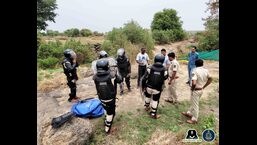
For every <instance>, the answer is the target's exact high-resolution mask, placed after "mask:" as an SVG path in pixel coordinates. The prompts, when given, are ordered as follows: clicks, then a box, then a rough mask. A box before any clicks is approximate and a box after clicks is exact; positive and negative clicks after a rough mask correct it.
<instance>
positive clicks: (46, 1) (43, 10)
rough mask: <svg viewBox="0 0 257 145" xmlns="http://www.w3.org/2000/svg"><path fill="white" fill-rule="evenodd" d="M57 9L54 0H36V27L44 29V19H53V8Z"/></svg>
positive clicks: (45, 24)
mask: <svg viewBox="0 0 257 145" xmlns="http://www.w3.org/2000/svg"><path fill="white" fill-rule="evenodd" d="M55 9H57V4H56V0H37V29H38V30H45V29H46V27H47V26H48V24H47V23H46V21H52V22H55V21H54V18H55V16H56V15H57V14H56V13H55V12H54V10H55Z"/></svg>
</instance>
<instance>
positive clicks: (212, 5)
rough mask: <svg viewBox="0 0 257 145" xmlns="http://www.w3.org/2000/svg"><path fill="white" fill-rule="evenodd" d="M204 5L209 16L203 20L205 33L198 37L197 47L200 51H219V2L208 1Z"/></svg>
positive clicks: (215, 0) (217, 0)
mask: <svg viewBox="0 0 257 145" xmlns="http://www.w3.org/2000/svg"><path fill="white" fill-rule="evenodd" d="M206 4H207V10H206V12H207V11H210V16H208V17H207V18H205V19H203V20H204V21H205V23H204V25H205V32H203V33H202V35H199V36H198V37H199V38H197V39H198V40H199V42H198V45H199V48H200V50H213V49H219V0H209V2H208V3H206Z"/></svg>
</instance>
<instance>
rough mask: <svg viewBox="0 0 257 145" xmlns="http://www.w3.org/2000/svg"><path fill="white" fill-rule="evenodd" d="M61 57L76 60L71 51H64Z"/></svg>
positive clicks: (74, 54)
mask: <svg viewBox="0 0 257 145" xmlns="http://www.w3.org/2000/svg"><path fill="white" fill-rule="evenodd" d="M63 55H64V57H65V58H69V59H76V58H77V55H76V53H75V52H74V51H73V50H72V49H66V50H65V51H64V52H63Z"/></svg>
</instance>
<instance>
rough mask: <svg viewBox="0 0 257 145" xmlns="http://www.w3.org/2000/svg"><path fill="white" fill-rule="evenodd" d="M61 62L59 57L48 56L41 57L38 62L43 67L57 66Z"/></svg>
mask: <svg viewBox="0 0 257 145" xmlns="http://www.w3.org/2000/svg"><path fill="white" fill-rule="evenodd" d="M58 63H59V59H58V58H55V57H48V58H46V59H39V60H38V64H39V67H40V68H42V69H48V68H55V67H56V65H57V64H58Z"/></svg>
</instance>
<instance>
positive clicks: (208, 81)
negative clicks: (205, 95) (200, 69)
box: [203, 77, 212, 89]
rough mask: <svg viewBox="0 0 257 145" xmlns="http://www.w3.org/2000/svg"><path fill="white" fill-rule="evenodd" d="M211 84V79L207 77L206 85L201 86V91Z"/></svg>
mask: <svg viewBox="0 0 257 145" xmlns="http://www.w3.org/2000/svg"><path fill="white" fill-rule="evenodd" d="M211 82H212V77H209V78H208V80H207V82H206V84H205V85H204V86H203V89H204V88H206V87H207V86H208V85H209V84H210V83H211Z"/></svg>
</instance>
